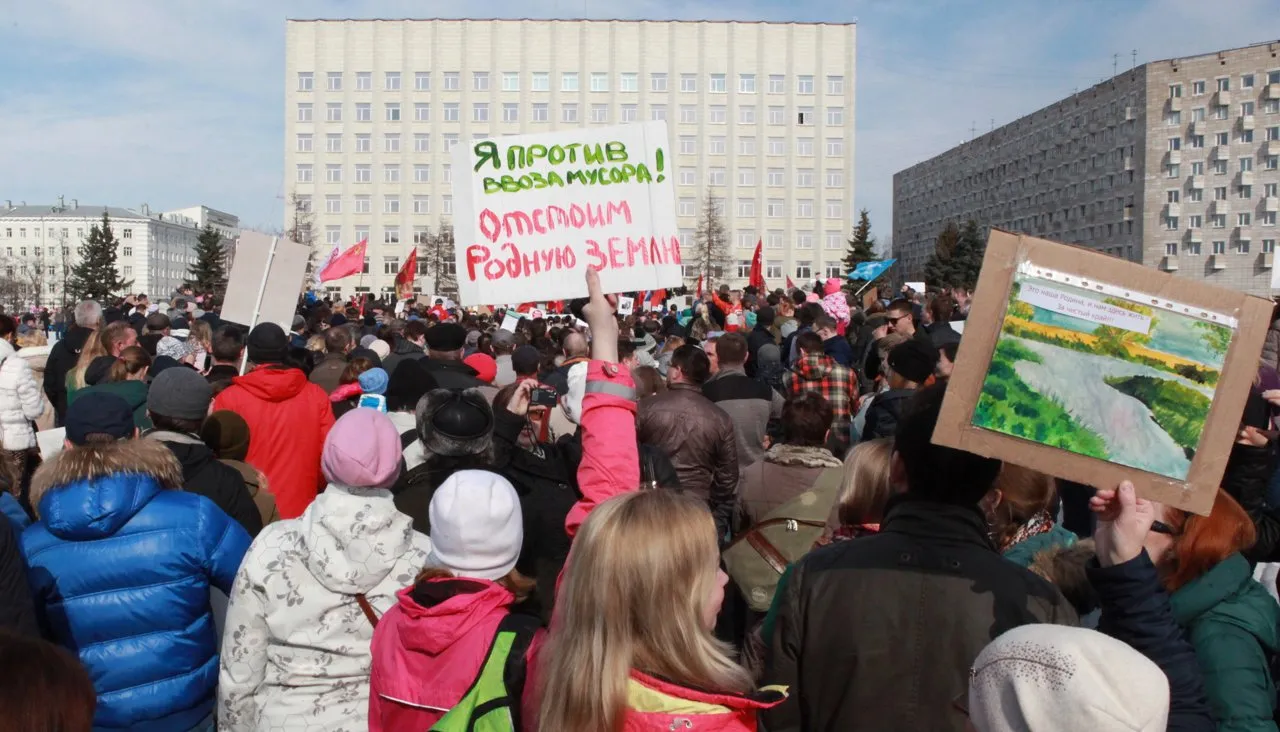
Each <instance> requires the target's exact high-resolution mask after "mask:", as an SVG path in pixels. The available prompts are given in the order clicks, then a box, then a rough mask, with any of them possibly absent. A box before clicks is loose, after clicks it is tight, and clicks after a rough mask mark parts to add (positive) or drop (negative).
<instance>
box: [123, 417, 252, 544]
mask: <svg viewBox="0 0 1280 732" xmlns="http://www.w3.org/2000/svg"><path fill="white" fill-rule="evenodd" d="M147 439H151V440H157V441H159V442H163V443H164V446H165V447H167V448H169V451H170V452H172V453H173V455H174V457H176V458H178V462H179V463H181V464H182V490H184V491H186V492H188V493H195V494H197V495H201V496H204V497H205V498H208V499H209V500H210V501H213V503H214V505H216V506H217V507H218V508H221V509H222V510H223V511H224V512H225V513H226V514H227V515H228V516H230V517H231V518H233V519H235V520H236V521H237V522H239V524H240V525H241V526H243V527H244V530H245V531H247V532H249V536H251V537H253V536H257V535H258V532H259V531H262V514H260V513H259V512H258V506H257V504H255V503H254V502H253V496H252V495H250V494H249V489H248V488H247V487H246V486H245V484H244V478H243V477H241V475H240V471H238V470H236V469H235V468H233V467H231V466H229V465H227V464H226V463H223V462H221V461H219V460H218V458H217V456H216V455H214V454H213V451H212V450H210V449H209V448H208V446H207V445H205V444H204V443H203V442H201V441H200V440H199V438H196V437H192V436H190V435H183V434H179V433H177V432H166V431H163V430H154V431H152V432H149V433H147Z"/></svg>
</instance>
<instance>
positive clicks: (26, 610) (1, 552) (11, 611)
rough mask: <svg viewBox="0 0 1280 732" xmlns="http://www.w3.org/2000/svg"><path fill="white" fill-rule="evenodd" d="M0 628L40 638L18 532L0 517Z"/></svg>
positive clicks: (6, 520)
mask: <svg viewBox="0 0 1280 732" xmlns="http://www.w3.org/2000/svg"><path fill="white" fill-rule="evenodd" d="M0 628H3V629H4V630H8V631H11V632H14V633H18V634H19V635H25V636H30V637H32V638H39V637H40V628H39V627H38V626H37V624H36V611H35V605H34V603H32V601H31V588H30V587H29V586H28V585H27V567H26V564H25V563H24V562H23V561H22V550H21V548H19V546H18V534H17V532H15V531H14V530H13V524H11V523H10V522H9V520H8V519H6V518H4V517H3V516H0Z"/></svg>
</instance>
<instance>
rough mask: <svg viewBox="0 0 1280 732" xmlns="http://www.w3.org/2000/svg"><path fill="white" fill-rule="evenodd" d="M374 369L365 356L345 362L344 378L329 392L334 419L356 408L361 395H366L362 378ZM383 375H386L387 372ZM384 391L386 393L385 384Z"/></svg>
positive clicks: (341, 377) (339, 379)
mask: <svg viewBox="0 0 1280 732" xmlns="http://www.w3.org/2000/svg"><path fill="white" fill-rule="evenodd" d="M353 353H354V351H353ZM373 368H375V367H374V364H373V361H372V360H371V359H369V358H365V357H364V356H354V357H353V358H352V359H351V360H350V361H349V362H344V364H343V370H342V376H340V377H339V378H338V386H337V388H335V389H334V390H333V391H331V392H329V404H330V405H331V406H332V407H333V416H334V419H338V418H340V417H342V415H344V414H346V413H347V412H350V411H351V410H352V409H355V408H356V404H357V403H358V402H359V401H360V395H361V394H363V393H364V387H363V386H361V384H360V377H361V376H364V374H365V373H367V372H369V371H370V370H372V369H373ZM379 370H381V369H379ZM382 373H383V375H384V376H385V375H386V372H385V371H383V372H382ZM383 389H384V391H385V384H384V385H383Z"/></svg>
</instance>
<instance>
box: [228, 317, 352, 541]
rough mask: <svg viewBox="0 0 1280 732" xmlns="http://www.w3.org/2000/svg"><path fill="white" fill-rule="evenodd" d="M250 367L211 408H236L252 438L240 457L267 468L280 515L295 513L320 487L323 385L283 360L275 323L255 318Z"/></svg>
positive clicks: (325, 420)
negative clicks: (285, 363)
mask: <svg viewBox="0 0 1280 732" xmlns="http://www.w3.org/2000/svg"><path fill="white" fill-rule="evenodd" d="M248 349H249V361H250V362H252V364H253V365H254V367H253V369H252V370H250V371H249V372H248V373H246V374H245V375H244V376H237V377H236V378H234V379H232V382H231V386H229V387H227V388H226V389H224V390H223V391H222V392H220V393H219V394H218V395H217V397H215V398H214V400H213V408H214V409H227V410H230V411H232V412H236V413H237V414H239V415H240V416H241V417H243V418H244V421H245V422H246V423H248V425H249V430H250V432H252V433H253V441H252V442H251V443H250V444H249V453H248V455H246V457H245V459H246V461H247V462H248V463H249V464H250V465H253V466H254V467H257V468H259V469H261V470H262V472H263V473H265V474H266V476H267V480H269V481H270V483H271V491H272V493H274V494H275V497H276V505H277V507H278V508H279V510H280V517H281V518H286V519H288V518H297V517H298V516H301V515H302V512H303V510H305V509H306V507H307V506H308V505H309V504H310V503H311V501H312V500H313V499H314V498H315V496H316V491H317V490H319V488H320V487H321V480H322V476H321V475H320V451H321V448H322V447H323V445H324V439H325V436H326V435H328V434H329V428H330V427H332V426H333V410H332V409H331V408H330V407H329V400H328V398H327V397H326V396H325V393H324V390H323V389H321V388H320V387H319V386H316V385H315V384H311V383H308V382H307V377H306V375H305V374H303V373H302V371H300V370H298V369H296V368H291V367H289V366H286V365H284V363H283V362H284V360H285V357H286V356H287V355H288V339H287V337H286V336H285V333H284V330H283V329H282V328H281V327H280V326H278V325H276V324H274V323H259V324H258V325H256V326H254V328H253V331H251V332H250V333H249V338H248Z"/></svg>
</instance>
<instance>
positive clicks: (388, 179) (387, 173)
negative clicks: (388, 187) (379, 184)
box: [382, 164, 400, 183]
mask: <svg viewBox="0 0 1280 732" xmlns="http://www.w3.org/2000/svg"><path fill="white" fill-rule="evenodd" d="M382 180H383V182H385V183H399V182H400V166H399V165H396V164H388V165H384V166H382Z"/></svg>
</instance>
